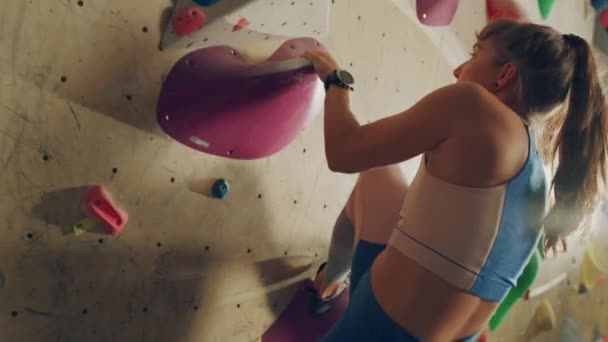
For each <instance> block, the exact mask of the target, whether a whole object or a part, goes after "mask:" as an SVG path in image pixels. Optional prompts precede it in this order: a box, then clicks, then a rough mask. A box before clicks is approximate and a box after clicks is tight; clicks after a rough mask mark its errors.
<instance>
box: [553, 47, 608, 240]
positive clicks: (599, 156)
mask: <svg viewBox="0 0 608 342" xmlns="http://www.w3.org/2000/svg"><path fill="white" fill-rule="evenodd" d="M563 39H564V43H565V44H566V45H567V48H569V50H570V51H571V59H572V61H573V63H572V65H573V66H574V68H573V71H572V83H571V86H570V91H569V96H568V101H567V107H566V108H564V109H565V110H566V111H565V113H564V115H560V117H561V118H560V121H562V124H561V129H560V130H559V133H558V134H557V136H556V137H555V139H554V145H553V149H552V153H551V156H550V157H551V160H552V161H555V160H556V159H555V157H556V156H557V157H558V159H557V161H558V166H557V169H556V172H555V176H554V177H553V180H552V184H551V185H552V188H553V194H554V197H555V203H554V205H553V207H552V208H551V209H550V210H549V213H548V215H547V217H546V218H545V234H546V240H545V247H546V248H554V247H555V245H556V243H557V242H558V241H559V240H561V239H563V238H565V236H566V235H568V234H569V233H572V232H573V231H575V230H577V229H578V228H580V227H581V226H586V224H585V221H586V220H587V218H588V217H589V216H590V215H589V214H590V213H591V212H592V211H593V210H594V209H595V207H596V205H597V204H598V202H599V200H600V192H601V186H602V185H601V183H600V180H601V181H603V184H604V185H605V184H606V159H607V152H608V147H607V143H608V137H607V134H608V131H607V120H608V118H607V116H608V111H607V107H606V98H605V96H604V94H603V91H602V87H601V85H600V80H599V76H598V70H597V66H596V63H595V59H594V56H593V53H592V50H591V47H590V46H589V44H588V43H587V42H586V41H585V40H584V39H582V38H580V37H577V36H574V35H564V36H563ZM564 246H565V245H564Z"/></svg>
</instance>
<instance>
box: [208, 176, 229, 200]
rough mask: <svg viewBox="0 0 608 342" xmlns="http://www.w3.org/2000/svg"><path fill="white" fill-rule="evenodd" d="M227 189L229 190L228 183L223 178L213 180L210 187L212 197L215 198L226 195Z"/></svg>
mask: <svg viewBox="0 0 608 342" xmlns="http://www.w3.org/2000/svg"><path fill="white" fill-rule="evenodd" d="M228 191H230V183H229V182H228V181H227V180H225V179H223V178H220V179H218V180H217V181H215V183H213V186H212V187H211V194H213V197H215V198H224V197H226V196H227V195H228Z"/></svg>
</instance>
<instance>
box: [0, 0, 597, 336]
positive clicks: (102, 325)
mask: <svg viewBox="0 0 608 342" xmlns="http://www.w3.org/2000/svg"><path fill="white" fill-rule="evenodd" d="M226 1H227V2H228V0H226ZM310 2H313V3H314V5H313V6H311V5H310V4H309V3H310ZM329 2H330V5H329V11H330V12H329V13H330V14H329V20H328V21H327V23H328V24H327V25H328V26H319V27H324V28H317V27H315V28H313V29H312V30H313V31H311V32H310V33H309V34H310V35H313V36H314V35H315V34H316V33H315V32H314V30H320V32H321V34H320V36H322V35H323V34H327V39H326V41H327V45H328V46H329V47H330V49H331V50H332V51H333V53H334V54H335V56H336V58H337V59H338V60H339V62H340V64H341V65H342V66H343V67H344V68H346V69H349V70H350V71H351V72H352V73H353V74H354V75H355V77H356V82H357V86H356V92H355V93H354V94H353V109H354V111H355V113H356V114H357V116H358V117H359V118H360V120H361V121H362V122H367V121H370V120H376V119H379V118H381V117H384V116H386V115H390V114H394V113H397V112H399V111H401V110H403V109H405V108H407V107H408V106H410V105H412V104H413V103H414V102H415V101H416V100H418V99H419V98H420V97H422V96H424V95H425V94H426V93H428V92H429V91H431V90H432V89H434V88H436V87H438V86H441V85H445V84H448V83H450V82H452V81H453V77H452V69H453V68H454V67H455V66H456V65H457V64H458V63H459V62H460V61H461V60H463V59H464V58H466V56H467V52H468V50H469V49H470V46H471V45H472V44H473V43H474V32H475V30H479V29H480V28H481V27H482V26H483V24H484V23H485V7H484V1H482V0H463V1H461V4H460V8H459V10H458V12H457V14H456V17H455V18H454V21H453V23H452V25H451V26H449V27H441V28H430V27H424V26H422V25H420V24H419V23H418V21H417V20H416V17H415V12H414V4H415V2H414V1H413V0H412V1H409V0H408V1H406V0H403V1H400V0H374V1H365V0H330V1H329ZM232 3H234V2H232ZM242 3H243V4H247V3H249V2H246V1H244V0H243V1H242ZM259 3H260V4H261V3H270V2H268V1H262V2H259ZM286 3H287V2H286ZM294 3H295V4H294V5H293V6H294V7H293V8H294V9H295V8H296V7H297V6H303V8H302V9H298V10H290V6H292V5H286V4H284V3H283V1H281V2H280V4H281V5H280V6H279V1H275V3H274V5H273V6H274V7H272V8H271V7H270V5H268V6H269V8H268V9H264V8H256V7H251V8H252V11H253V8H255V12H256V14H255V15H251V16H250V17H248V19H249V21H250V25H249V26H248V27H247V28H245V29H243V30H240V31H237V32H232V30H231V28H232V25H234V23H233V21H234V20H235V19H237V17H239V16H241V15H248V14H245V12H244V10H243V13H241V12H240V10H234V11H232V12H230V13H226V15H227V16H226V17H222V18H220V19H218V20H220V21H217V23H218V24H217V25H220V24H219V23H220V22H221V23H222V24H221V25H223V26H222V27H223V28H222V29H219V28H218V29H217V30H216V31H213V34H211V32H206V31H205V28H203V29H201V30H200V34H203V35H204V34H206V33H209V35H208V37H202V38H201V37H199V34H198V33H197V34H196V35H194V34H193V35H192V36H191V37H190V38H191V39H190V40H188V39H185V40H182V41H183V42H184V43H185V45H183V46H179V45H175V46H172V47H171V48H167V49H164V50H162V51H160V50H159V43H160V41H161V38H162V34H163V32H164V28H165V27H166V25H167V23H166V22H167V18H168V15H167V13H169V12H170V10H171V8H172V5H171V1H168V0H148V1H141V0H137V1H119V0H107V1H94V0H82V1H76V0H61V1H47V0H29V1H23V0H5V1H3V2H2V6H1V8H2V9H1V10H0V164H1V167H2V172H0V233H1V234H2V238H1V239H0V340H2V341H253V340H255V339H256V338H257V337H259V336H260V335H261V333H262V332H263V331H264V329H265V327H267V326H268V325H269V324H270V323H272V322H273V320H274V319H275V318H276V316H277V315H278V313H280V311H281V310H282V308H284V307H285V305H286V304H287V303H288V301H289V299H290V295H291V294H292V293H293V290H294V287H293V284H295V283H296V282H297V281H298V280H299V279H301V278H303V277H307V276H310V275H312V274H313V273H314V271H315V270H316V267H317V265H318V264H319V263H320V262H321V261H323V260H324V258H325V254H326V248H327V245H328V243H329V236H330V233H331V227H332V225H333V223H334V220H335V218H336V217H337V215H338V213H339V212H340V210H341V208H342V206H343V205H344V202H345V200H346V198H347V196H348V194H349V191H350V189H351V187H352V185H353V184H354V181H355V176H354V175H342V174H334V173H331V172H330V171H329V170H328V169H327V166H326V162H325V159H324V154H323V134H322V120H321V118H320V116H317V118H316V119H315V121H313V122H312V123H311V124H310V125H309V126H308V127H307V128H306V129H305V130H304V131H303V132H302V133H301V134H300V136H298V138H297V139H296V140H295V141H293V142H292V143H291V144H290V145H289V146H288V147H287V148H285V149H284V150H283V151H281V152H280V153H277V154H276V155H273V156H271V157H269V158H265V159H260V160H254V161H237V160H230V159H223V158H218V157H214V156H210V155H205V154H202V153H200V152H197V151H194V150H192V149H189V148H187V147H185V146H183V145H181V144H179V143H177V142H175V141H174V140H172V139H170V138H169V137H167V136H166V135H164V134H163V133H162V132H161V130H160V129H159V128H158V126H157V124H156V121H155V108H156V99H157V96H158V93H159V91H160V86H161V82H162V80H163V79H164V77H165V75H166V74H167V72H168V71H169V69H170V68H171V66H172V65H173V63H174V62H175V61H176V60H178V59H179V58H180V57H181V56H182V55H184V54H185V53H187V52H189V51H192V50H193V49H196V48H200V47H203V46H205V45H213V44H228V45H230V44H241V43H243V44H245V43H246V45H247V49H249V53H250V55H252V56H258V57H267V55H269V54H270V53H271V52H272V51H274V48H275V47H276V46H277V45H278V44H279V43H280V40H281V38H276V37H271V38H272V39H268V41H272V43H269V42H266V43H265V42H264V40H265V37H266V36H267V35H277V33H276V30H275V29H274V28H272V29H270V27H275V26H277V25H280V26H281V27H285V28H286V29H287V28H288V29H291V28H295V27H299V26H298V25H303V23H304V22H308V23H313V22H314V23H317V22H318V23H319V25H321V23H323V22H324V20H325V19H323V18H324V16H326V15H327V13H322V12H323V11H320V10H319V8H320V7H316V6H317V4H320V3H322V1H320V0H308V1H299V0H296V1H294ZM520 3H523V4H524V6H525V9H526V10H527V11H528V14H529V15H530V16H531V17H532V18H533V19H534V20H539V18H540V17H539V15H538V13H537V12H538V11H537V9H536V7H534V6H535V2H534V1H530V2H528V1H520ZM249 4H250V5H251V6H254V3H249ZM306 4H308V5H307V6H309V7H306ZM582 4H583V2H582V1H568V0H558V1H557V4H556V6H555V8H554V10H553V13H552V15H551V17H550V18H549V20H548V23H549V24H551V25H555V26H557V27H558V28H559V29H561V30H562V31H564V32H573V33H577V34H580V35H582V36H583V37H585V38H590V37H591V33H592V32H593V25H592V24H593V21H594V18H593V15H591V14H589V15H587V17H585V15H584V8H583V6H582ZM244 6H245V7H242V8H248V7H247V6H248V5H244ZM297 8H299V7H297ZM304 8H307V9H308V8H314V10H313V9H311V10H310V11H311V12H307V11H306V10H304ZM588 11H590V10H589V9H588ZM309 16H310V17H309ZM283 23H285V24H284V25H283ZM262 24H264V26H263V27H264V28H262ZM272 25H274V26H272ZM218 27H219V26H218ZM266 29H267V30H268V32H266V31H265V30H266ZM250 31H251V32H252V33H250V34H249V33H248V32H250ZM289 32H291V33H287V35H291V34H294V35H295V34H305V33H306V32H304V31H289ZM300 32H302V33H300ZM245 35H250V36H252V37H254V36H255V37H259V38H260V39H261V40H260V41H259V42H258V41H257V40H256V39H254V38H247V41H246V42H245V41H241V43H239V40H238V39H240V38H238V37H244V36H245ZM205 38H207V40H206V41H205ZM180 44H181V42H180ZM269 44H270V45H269ZM272 44H274V45H272ZM271 45H272V46H271ZM416 163H417V159H416V160H412V161H409V162H407V163H404V166H403V169H404V172H405V173H406V174H407V175H408V176H410V177H411V176H412V175H413V173H414V171H415V166H416ZM217 178H226V179H228V180H229V181H230V182H231V185H232V189H231V192H230V194H229V195H228V197H227V198H226V199H224V200H216V199H212V198H210V197H209V196H206V195H205V193H206V191H207V189H208V188H209V184H210V182H212V181H213V180H214V179H217ZM94 184H103V185H105V186H106V187H107V188H108V189H109V191H110V192H111V194H112V196H113V197H114V199H115V200H116V201H117V202H118V203H119V204H120V206H121V207H122V208H124V209H125V210H126V211H127V212H128V214H129V222H128V224H127V226H126V227H125V229H124V231H123V233H122V234H121V235H119V236H117V237H111V236H107V235H103V234H99V233H96V232H88V233H85V234H83V235H81V236H75V235H74V234H73V233H72V231H71V229H72V228H71V226H72V224H74V223H75V222H77V221H78V220H79V219H80V218H81V217H82V214H81V213H80V212H79V205H80V199H81V197H82V194H83V193H84V191H85V190H86V188H87V187H89V186H91V185H94ZM594 303H595V302H594ZM589 305H591V304H589ZM593 305H595V304H593ZM531 310H532V309H530V311H531ZM604 311H606V310H604ZM526 312H527V311H526ZM523 316H525V315H523ZM528 316H529V315H528ZM604 322H608V319H607V320H605V321H604ZM604 329H606V327H605V323H604ZM509 334H512V335H509ZM505 336H512V337H513V338H514V339H512V340H517V339H516V336H517V335H516V333H515V332H513V333H511V332H505ZM507 340H508V339H507ZM549 340H551V339H549V337H547V341H549Z"/></svg>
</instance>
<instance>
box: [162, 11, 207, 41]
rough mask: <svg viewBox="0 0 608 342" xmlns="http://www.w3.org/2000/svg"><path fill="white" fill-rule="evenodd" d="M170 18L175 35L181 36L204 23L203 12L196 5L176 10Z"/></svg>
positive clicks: (205, 18)
mask: <svg viewBox="0 0 608 342" xmlns="http://www.w3.org/2000/svg"><path fill="white" fill-rule="evenodd" d="M177 11H178V12H177V14H176V15H174V16H173V19H172V20H171V26H172V27H173V32H174V33H175V35H176V36H179V37H183V36H185V35H187V34H189V33H190V32H192V31H194V30H197V29H199V28H201V27H202V26H203V25H205V22H206V21H207V17H206V16H205V12H203V10H202V9H200V8H199V7H197V6H194V5H192V6H187V7H183V8H180V9H178V10H177Z"/></svg>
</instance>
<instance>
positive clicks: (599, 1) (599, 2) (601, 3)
mask: <svg viewBox="0 0 608 342" xmlns="http://www.w3.org/2000/svg"><path fill="white" fill-rule="evenodd" d="M591 6H593V8H594V9H595V10H596V11H599V10H601V9H602V8H606V7H608V1H607V0H591Z"/></svg>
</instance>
